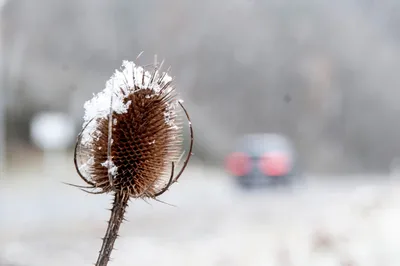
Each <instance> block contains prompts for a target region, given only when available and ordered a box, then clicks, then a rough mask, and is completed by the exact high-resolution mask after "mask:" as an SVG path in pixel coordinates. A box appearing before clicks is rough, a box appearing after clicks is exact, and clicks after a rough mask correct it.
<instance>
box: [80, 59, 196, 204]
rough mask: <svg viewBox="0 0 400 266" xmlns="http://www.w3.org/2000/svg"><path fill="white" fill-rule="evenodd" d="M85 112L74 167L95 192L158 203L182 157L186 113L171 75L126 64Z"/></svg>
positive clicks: (86, 105)
mask: <svg viewBox="0 0 400 266" xmlns="http://www.w3.org/2000/svg"><path fill="white" fill-rule="evenodd" d="M181 107H182V108H181ZM84 108H85V116H84V125H83V129H82V131H81V133H80V135H79V137H78V141H77V145H76V149H75V166H76V168H77V171H78V173H79V175H80V176H81V177H82V178H83V180H85V182H86V183H87V184H89V185H90V187H91V188H95V189H97V192H94V193H107V192H111V191H120V192H122V193H123V194H124V195H127V196H129V197H133V198H143V197H150V198H154V197H156V196H158V195H160V194H162V193H163V192H165V190H166V189H167V188H168V187H169V186H170V185H171V184H172V183H173V182H174V181H176V179H177V177H175V178H173V172H174V170H173V169H174V166H176V165H177V164H178V163H179V161H180V160H181V158H182V153H183V148H182V146H183V145H182V141H183V138H182V122H183V121H182V118H181V117H182V116H181V110H183V111H184V112H185V114H186V115H187V113H186V110H185V109H183V106H182V105H181V101H180V100H179V99H177V94H176V92H175V89H174V87H173V85H172V78H171V77H170V76H169V75H168V74H167V73H166V72H162V73H161V72H160V70H159V69H158V67H157V66H154V69H153V70H151V71H150V70H146V69H144V68H143V67H141V66H136V65H135V64H134V63H133V62H130V61H123V64H122V67H121V69H120V70H116V72H115V73H114V75H113V76H112V77H111V78H110V79H109V80H108V81H107V83H106V88H105V89H104V90H103V91H101V92H100V93H98V94H97V95H94V97H93V98H92V99H91V100H89V101H87V102H86V103H85V105H84ZM187 118H188V119H189V117H188V116H187ZM189 125H191V123H190V122H189ZM190 154H191V152H189V155H188V157H187V160H186V161H185V163H184V167H185V166H186V163H187V161H188V160H189V157H190ZM184 167H183V168H182V170H181V172H180V174H181V173H182V171H183V169H184ZM171 168H172V174H171ZM178 177H179V176H178Z"/></svg>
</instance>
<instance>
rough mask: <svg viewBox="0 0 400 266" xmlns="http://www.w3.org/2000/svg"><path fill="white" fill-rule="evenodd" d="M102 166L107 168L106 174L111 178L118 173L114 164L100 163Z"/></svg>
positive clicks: (111, 162)
mask: <svg viewBox="0 0 400 266" xmlns="http://www.w3.org/2000/svg"><path fill="white" fill-rule="evenodd" d="M101 165H102V166H104V167H106V168H108V172H109V173H110V174H111V175H112V176H116V175H117V173H118V167H117V166H116V165H115V164H114V162H113V161H110V162H109V161H108V160H107V161H105V162H104V163H101Z"/></svg>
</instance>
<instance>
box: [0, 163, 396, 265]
mask: <svg viewBox="0 0 400 266" xmlns="http://www.w3.org/2000/svg"><path fill="white" fill-rule="evenodd" d="M54 160H56V159H54ZM51 165H52V167H54V168H53V169H51V168H49V169H41V168H40V165H39V166H38V165H36V167H33V166H32V167H31V168H29V169H32V170H30V171H29V172H24V171H22V170H20V169H18V168H16V169H13V170H12V171H10V172H9V173H8V174H7V176H6V177H2V180H1V187H0V266H5V265H15V266H50V265H52V266H54V265H56V266H64V265H65V266H66V265H68V266H71V265H74V266H80V265H82V266H83V265H93V262H94V261H95V259H96V256H97V252H98V249H99V248H100V245H101V242H100V241H101V240H100V238H101V237H102V236H103V234H104V230H105V228H106V222H105V221H106V220H107V219H108V215H109V211H107V210H105V209H106V208H109V207H110V201H111V199H110V197H108V196H105V195H88V194H85V193H83V192H81V191H79V190H78V189H76V188H73V187H68V186H66V185H63V184H62V183H61V181H66V182H73V183H77V184H80V179H79V178H78V176H77V175H76V174H75V172H74V169H73V168H72V164H71V163H69V161H62V162H61V161H60V160H59V161H58V163H57V162H56V161H54V162H53V163H52V164H51ZM54 170H55V174H54V175H49V174H46V173H51V172H53V171H54ZM379 178H382V179H387V178H386V177H377V178H376V179H375V181H370V182H368V183H366V182H364V183H363V182H361V181H360V178H358V179H356V178H351V180H353V181H351V182H350V181H348V180H347V181H346V182H344V181H342V182H338V181H336V182H328V181H326V182H317V181H315V180H316V178H313V177H309V180H308V183H307V185H306V186H303V187H298V188H294V189H292V190H291V191H289V190H280V191H259V192H257V193H252V194H251V195H250V194H246V193H243V192H241V191H239V190H237V189H236V188H235V186H233V185H232V184H231V182H229V179H228V178H227V177H226V176H225V175H224V173H223V172H221V171H219V170H214V169H208V168H205V167H203V166H201V165H194V164H192V165H191V167H190V168H189V169H188V170H187V171H186V172H185V174H184V175H183V176H182V179H181V182H180V183H179V184H175V185H174V186H173V187H172V188H171V190H170V191H169V192H168V193H166V194H165V196H163V197H161V198H160V200H162V201H165V202H166V203H168V204H172V205H175V206H170V205H167V204H164V203H161V202H156V201H151V202H149V203H146V202H143V201H135V202H132V203H131V205H130V207H129V209H128V214H127V219H128V220H129V221H128V222H126V223H124V224H123V225H122V231H121V234H120V235H121V237H120V238H119V239H118V240H117V242H116V246H115V247H116V249H117V250H115V251H114V253H113V254H112V257H113V261H112V262H111V264H110V265H116V266H117V265H118V266H125V265H126V266H128V265H129V266H132V265H140V266H146V265H151V266H153V265H174V266H178V265H185V266H188V265H194V266H196V265H199V266H200V265H201V266H208V265H212V266H214V265H215V266H239V265H243V266H253V265H266V266H268V265H271V266H275V265H276V266H302V265H304V266H314V265H315V266H331V265H332V266H333V265H338V266H350V265H351V266H356V265H360V266H372V265H374V266H375V265H376V266H382V265H385V266H392V265H393V266H398V265H400V253H399V252H398V247H399V246H400V227H399V226H398V225H399V224H400V197H399V196H398V195H400V194H399V190H400V189H399V188H400V183H396V182H395V181H391V182H389V181H388V180H386V181H384V182H383V181H382V182H378V181H377V180H379ZM349 179H350V177H349ZM342 180H343V178H342ZM357 180H358V181H357ZM2 263H3V264H2Z"/></svg>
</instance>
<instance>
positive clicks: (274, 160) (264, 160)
mask: <svg viewBox="0 0 400 266" xmlns="http://www.w3.org/2000/svg"><path fill="white" fill-rule="evenodd" d="M259 167H260V170H261V172H262V173H263V174H265V175H268V176H283V175H286V174H288V173H289V170H290V162H289V157H288V156H287V155H286V154H284V153H266V154H264V155H263V156H262V157H261V159H260V161H259Z"/></svg>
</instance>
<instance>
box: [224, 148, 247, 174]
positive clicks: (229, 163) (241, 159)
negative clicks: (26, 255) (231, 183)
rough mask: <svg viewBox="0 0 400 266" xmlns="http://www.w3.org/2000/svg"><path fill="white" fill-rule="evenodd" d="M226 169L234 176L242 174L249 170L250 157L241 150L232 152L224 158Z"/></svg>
mask: <svg viewBox="0 0 400 266" xmlns="http://www.w3.org/2000/svg"><path fill="white" fill-rule="evenodd" d="M225 167H226V170H227V171H228V172H229V173H230V174H231V175H234V176H244V175H246V174H248V173H249V172H250V169H251V161H250V157H249V156H248V155H247V154H245V153H242V152H234V153H232V154H230V155H229V156H228V157H227V159H226V164H225Z"/></svg>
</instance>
